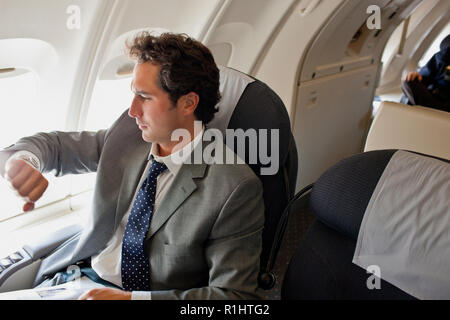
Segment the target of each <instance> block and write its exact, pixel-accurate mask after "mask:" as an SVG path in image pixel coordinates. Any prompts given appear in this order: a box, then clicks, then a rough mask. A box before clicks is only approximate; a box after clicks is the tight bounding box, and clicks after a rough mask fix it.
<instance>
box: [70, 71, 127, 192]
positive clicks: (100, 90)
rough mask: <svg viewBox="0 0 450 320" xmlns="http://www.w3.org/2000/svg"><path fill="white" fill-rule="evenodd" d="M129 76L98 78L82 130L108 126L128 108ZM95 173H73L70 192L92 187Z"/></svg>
mask: <svg viewBox="0 0 450 320" xmlns="http://www.w3.org/2000/svg"><path fill="white" fill-rule="evenodd" d="M130 85H131V77H127V78H122V79H117V80H98V81H97V83H96V84H95V87H94V91H93V92H92V97H91V103H90V107H89V110H88V114H87V118H86V121H85V124H84V126H83V130H89V131H97V130H100V129H106V128H109V127H110V126H111V125H112V124H113V123H114V121H115V120H117V118H119V117H120V115H121V114H122V113H123V112H124V111H125V110H126V109H128V107H129V106H130V105H131V101H132V99H133V94H132V92H131V89H130ZM94 183H95V173H90V174H83V175H74V176H72V180H71V193H72V194H77V193H80V192H84V191H88V190H91V189H93V187H94Z"/></svg>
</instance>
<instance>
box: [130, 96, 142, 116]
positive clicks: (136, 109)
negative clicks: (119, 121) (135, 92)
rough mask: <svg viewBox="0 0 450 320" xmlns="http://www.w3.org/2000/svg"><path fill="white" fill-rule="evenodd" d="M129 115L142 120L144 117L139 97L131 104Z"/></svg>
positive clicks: (135, 97)
mask: <svg viewBox="0 0 450 320" xmlns="http://www.w3.org/2000/svg"><path fill="white" fill-rule="evenodd" d="M128 115H129V116H130V117H132V118H140V117H141V115H142V108H141V104H140V102H139V100H138V99H137V96H134V98H133V101H132V102H131V107H130V110H128Z"/></svg>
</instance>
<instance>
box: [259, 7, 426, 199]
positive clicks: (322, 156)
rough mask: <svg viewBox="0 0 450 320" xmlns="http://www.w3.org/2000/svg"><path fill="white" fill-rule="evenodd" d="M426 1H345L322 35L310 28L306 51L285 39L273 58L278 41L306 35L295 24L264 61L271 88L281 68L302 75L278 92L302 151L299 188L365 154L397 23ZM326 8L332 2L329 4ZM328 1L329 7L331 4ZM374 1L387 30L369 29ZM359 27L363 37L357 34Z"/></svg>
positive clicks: (285, 75) (287, 24)
mask: <svg viewBox="0 0 450 320" xmlns="http://www.w3.org/2000/svg"><path fill="white" fill-rule="evenodd" d="M333 3H334V4H336V2H333ZM419 3H420V0H415V1H413V0H409V1H405V0H404V1H386V0H384V1H358V2H356V1H343V2H341V3H339V4H338V5H337V6H336V7H335V8H334V10H333V11H332V12H330V13H329V14H330V16H329V19H325V24H324V25H323V26H321V27H320V29H319V32H317V31H316V30H314V28H313V29H312V30H311V34H313V35H314V36H313V38H312V41H311V42H310V43H308V44H303V48H302V50H298V51H293V52H292V51H290V50H286V47H287V45H286V43H284V45H285V47H281V48H280V47H278V52H277V53H278V54H272V55H271V53H273V52H274V51H276V49H277V47H275V44H276V43H277V40H278V38H283V37H284V38H285V39H290V41H291V42H293V43H295V41H293V39H297V38H300V35H299V32H298V30H299V29H297V28H295V24H289V21H288V22H286V24H285V26H284V28H283V29H282V31H281V32H280V33H279V35H278V38H277V40H275V41H274V43H273V47H271V48H270V50H269V53H268V54H266V56H265V57H264V58H265V59H264V61H263V62H260V63H259V65H260V66H259V71H262V70H271V72H266V73H264V72H260V73H257V74H256V75H257V76H258V77H260V78H262V79H263V80H265V81H266V82H267V83H268V84H269V85H270V86H272V87H277V85H278V87H279V86H280V85H282V83H283V82H282V81H276V80H275V81H271V79H272V75H273V74H275V78H276V74H277V73H276V70H277V69H278V68H280V69H282V70H283V71H284V72H283V73H282V75H283V76H284V77H286V78H288V79H289V77H292V75H293V74H295V75H296V77H297V78H296V79H295V80H296V81H294V82H292V81H291V82H290V83H286V87H285V88H284V89H282V90H279V91H277V92H278V93H279V94H280V95H281V96H282V98H283V100H284V101H285V103H286V106H287V108H288V110H289V112H290V115H291V121H292V127H293V132H294V136H295V139H296V143H297V148H298V150H299V151H298V152H299V175H298V179H297V190H298V189H300V188H302V187H304V186H306V185H308V184H310V183H312V182H314V181H315V180H316V179H317V178H318V177H319V176H320V174H321V173H323V172H324V171H325V170H326V169H327V168H329V167H330V166H331V165H333V164H334V163H336V162H337V161H339V160H341V159H343V158H345V157H347V156H349V155H351V154H355V153H358V152H362V149H363V144H364V140H365V137H366V134H367V131H368V127H369V125H370V116H371V108H372V100H373V96H374V91H375V89H376V87H377V84H378V83H377V82H378V79H379V74H380V71H381V55H382V53H383V50H384V46H385V44H386V42H387V40H388V39H389V36H390V35H391V33H392V32H393V31H394V30H395V28H396V26H397V25H398V24H399V23H400V22H401V21H402V20H403V19H405V17H407V16H408V15H409V14H410V12H411V11H412V10H413V9H414V8H415V7H416V6H417V5H418V4H419ZM320 5H324V6H325V2H321V3H320V4H319V6H320ZM326 5H328V8H330V7H329V5H330V2H326ZM370 5H378V6H379V7H380V8H382V19H381V25H382V29H381V31H379V30H369V29H368V28H367V27H366V20H367V18H368V16H369V15H368V14H367V13H366V9H367V8H368V7H369V6H370ZM319 6H318V8H319ZM318 8H317V9H318ZM321 12H322V14H323V13H324V12H325V9H324V8H322V10H321ZM322 21H323V20H322ZM288 27H291V28H290V29H288ZM358 30H360V33H359V37H356V38H355V39H353V37H354V36H355V34H356V33H357V31H358ZM292 46H293V45H292ZM283 49H284V52H283ZM271 50H272V52H271ZM294 60H295V63H292V61H294ZM286 62H287V63H286ZM289 62H291V63H289ZM269 66H270V67H269ZM264 68H265V69H264ZM288 68H289V69H290V70H289V71H288V70H287V69H288ZM260 74H264V76H263V77H261V76H259V75H260ZM277 80H278V79H277ZM292 84H294V86H292Z"/></svg>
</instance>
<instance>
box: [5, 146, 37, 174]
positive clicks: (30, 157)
mask: <svg viewBox="0 0 450 320" xmlns="http://www.w3.org/2000/svg"><path fill="white" fill-rule="evenodd" d="M13 159H22V160H24V161H26V162H27V163H28V164H30V165H31V166H32V167H33V168H35V169H36V170H37V171H41V163H40V161H39V158H38V157H37V156H36V155H35V154H34V153H32V152H30V151H26V150H21V151H17V152H16V153H14V154H13V155H12V156H11V157H9V159H8V161H7V163H8V162H9V161H10V160H13Z"/></svg>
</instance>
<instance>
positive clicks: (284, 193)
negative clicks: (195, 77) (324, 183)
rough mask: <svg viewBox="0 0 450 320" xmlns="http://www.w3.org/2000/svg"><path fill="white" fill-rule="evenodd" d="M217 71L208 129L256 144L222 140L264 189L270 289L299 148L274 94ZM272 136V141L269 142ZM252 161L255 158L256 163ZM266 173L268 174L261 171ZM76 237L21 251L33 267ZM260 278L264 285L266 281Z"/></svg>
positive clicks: (65, 235)
mask: <svg viewBox="0 0 450 320" xmlns="http://www.w3.org/2000/svg"><path fill="white" fill-rule="evenodd" d="M219 69H220V91H221V94H222V100H221V102H220V105H219V112H218V113H216V115H215V117H214V119H213V120H212V121H211V122H210V123H208V124H207V126H206V127H207V128H215V129H218V130H220V131H221V132H222V134H223V137H226V129H234V130H236V129H242V130H243V131H244V132H245V131H246V130H248V129H254V131H253V132H254V133H255V135H254V137H255V139H256V140H254V141H251V139H248V140H247V141H246V144H245V149H244V150H238V143H236V138H235V139H234V141H235V143H234V146H233V145H232V143H231V141H229V140H226V143H227V145H228V146H229V147H230V148H231V149H233V150H234V151H235V153H236V154H238V155H239V156H240V157H241V158H242V159H244V160H245V161H246V163H248V164H249V166H250V167H251V169H252V170H253V171H254V172H255V174H256V175H257V176H258V177H259V178H260V179H261V182H262V184H263V198H264V204H265V219H266V220H265V225H264V231H263V249H262V253H261V273H260V274H261V275H260V280H259V281H260V287H261V288H267V289H269V288H270V287H271V286H273V284H274V283H275V279H274V276H272V275H271V274H269V271H270V270H269V267H268V266H269V265H271V264H269V262H268V260H269V255H270V252H271V251H272V245H273V242H274V238H275V232H276V228H277V225H278V222H279V220H280V218H281V216H282V213H283V210H284V208H285V206H286V205H287V203H288V202H289V201H290V200H291V198H292V197H293V195H294V192H295V183H296V180H297V165H298V164H297V149H296V145H295V141H294V138H293V135H292V132H291V129H290V121H289V116H288V113H287V110H286V108H285V106H284V104H283V102H282V101H281V99H280V98H279V97H278V95H277V94H276V93H275V92H274V91H273V90H272V89H270V88H269V87H268V86H267V85H266V84H264V83H263V82H261V81H259V80H257V79H254V78H251V77H249V76H248V75H246V74H244V73H241V72H239V71H236V70H233V69H230V68H226V67H219ZM265 130H266V131H265ZM272 133H274V135H272ZM273 137H275V139H272V138H273ZM255 145H256V146H259V148H258V149H257V150H259V151H260V152H259V153H258V155H250V154H249V150H250V149H253V147H254V146H255ZM261 146H266V147H267V148H266V149H265V153H266V155H267V156H269V155H270V156H272V158H273V156H274V155H275V153H276V154H277V155H278V158H277V160H275V162H277V163H275V164H274V163H268V162H267V161H266V160H267V159H262V158H261V157H260V156H259V155H260V154H261V152H262V151H261V148H262V147H261ZM272 148H273V149H272ZM263 149H264V148H263ZM263 153H264V152H263ZM253 156H256V159H254V158H253ZM266 158H267V157H266ZM271 165H275V168H272V169H274V170H272V169H271ZM264 169H266V170H269V171H267V172H264ZM265 173H267V174H265ZM79 233H80V229H79V226H74V227H73V228H66V229H64V230H62V231H61V232H60V234H58V236H56V237H54V236H53V235H52V236H49V237H46V239H45V241H44V243H43V244H39V243H37V244H27V245H26V246H24V248H25V249H26V250H27V252H28V253H29V257H28V260H27V261H29V263H31V262H33V261H37V260H39V259H42V258H43V257H45V256H48V255H49V254H51V253H52V251H53V250H54V249H55V248H56V247H57V246H58V245H63V243H64V242H65V241H66V240H68V239H70V238H72V237H73V236H76V234H79ZM52 239H53V240H52ZM29 263H27V265H28V264H29ZM22 266H23V267H24V266H25V264H23V263H22V264H19V263H17V264H13V265H12V266H10V267H8V270H6V271H4V272H2V273H0V291H2V283H4V282H5V281H6V280H7V278H8V277H10V276H11V275H13V273H14V272H16V271H18V270H20V269H21V267H22ZM263 275H264V277H263ZM261 278H263V279H267V280H266V281H265V282H264V281H263V280H261ZM13 289H14V288H13ZM13 289H11V290H13ZM15 289H19V288H15ZM20 289H24V288H20Z"/></svg>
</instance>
